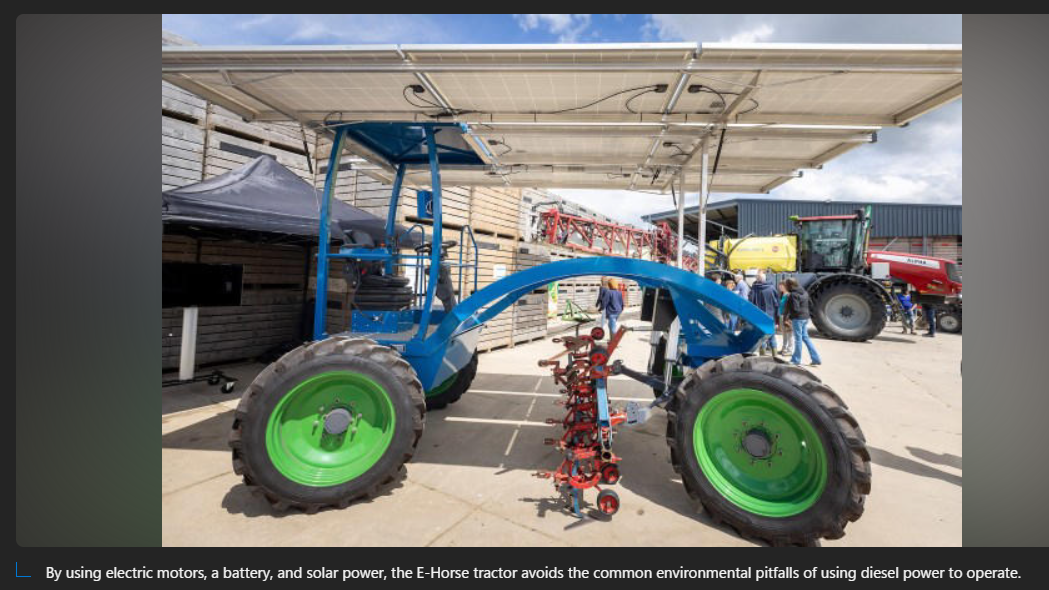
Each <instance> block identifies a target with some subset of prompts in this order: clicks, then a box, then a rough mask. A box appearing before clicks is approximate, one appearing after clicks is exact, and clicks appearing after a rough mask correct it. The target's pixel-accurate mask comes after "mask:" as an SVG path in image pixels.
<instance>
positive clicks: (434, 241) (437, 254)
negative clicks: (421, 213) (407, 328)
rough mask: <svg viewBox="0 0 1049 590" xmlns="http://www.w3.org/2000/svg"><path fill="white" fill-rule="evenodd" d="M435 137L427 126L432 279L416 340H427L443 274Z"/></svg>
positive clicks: (438, 164) (439, 179)
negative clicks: (431, 214)
mask: <svg viewBox="0 0 1049 590" xmlns="http://www.w3.org/2000/svg"><path fill="white" fill-rule="evenodd" d="M434 135H435V131H434V128H433V127H431V126H429V125H427V126H426V151H427V152H428V153H429V155H430V189H431V190H432V192H433V238H431V241H430V275H429V276H430V278H429V281H427V284H426V301H424V302H423V309H422V315H421V316H420V318H419V331H418V332H416V334H415V339H416V340H423V339H425V338H426V329H427V328H428V327H429V326H430V308H431V307H432V306H433V296H434V293H435V292H436V290H437V282H438V281H439V280H440V272H441V240H442V239H443V238H442V237H441V235H442V232H441V224H442V223H443V222H442V220H441V164H440V162H439V161H438V158H437V139H436V138H435V137H434ZM446 311H447V310H446Z"/></svg>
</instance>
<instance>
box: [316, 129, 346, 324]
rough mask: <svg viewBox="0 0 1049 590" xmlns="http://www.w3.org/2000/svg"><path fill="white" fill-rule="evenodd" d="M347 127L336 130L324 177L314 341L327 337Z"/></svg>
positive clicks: (318, 246) (318, 237)
mask: <svg viewBox="0 0 1049 590" xmlns="http://www.w3.org/2000/svg"><path fill="white" fill-rule="evenodd" d="M345 137H346V127H345V126H342V127H339V128H338V129H336V130H335V138H334V139H332V144H331V155H330V156H329V157H328V173H327V175H326V176H325V177H324V196H323V197H322V200H321V211H320V218H321V219H320V228H319V230H318V234H319V235H318V236H317V297H316V298H315V300H316V304H315V305H314V307H313V339H314V340H321V339H323V338H324V336H325V332H326V330H325V328H326V327H327V321H326V319H327V318H326V316H327V313H328V254H329V252H328V250H329V248H330V247H331V246H330V244H329V242H330V241H331V235H330V234H331V231H330V230H331V195H332V193H333V192H334V191H335V179H336V178H337V177H338V176H339V160H340V159H341V157H342V140H343V138H345Z"/></svg>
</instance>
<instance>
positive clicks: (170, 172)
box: [160, 82, 207, 190]
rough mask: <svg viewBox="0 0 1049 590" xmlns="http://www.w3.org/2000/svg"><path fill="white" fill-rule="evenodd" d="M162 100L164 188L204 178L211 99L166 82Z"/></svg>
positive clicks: (162, 188)
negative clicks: (207, 114) (205, 129)
mask: <svg viewBox="0 0 1049 590" xmlns="http://www.w3.org/2000/svg"><path fill="white" fill-rule="evenodd" d="M161 104H162V110H161V127H160V162H161V190H168V189H170V188H175V187H179V186H185V185H187V184H193V183H195V182H200V181H201V179H203V177H204V176H203V175H204V127H203V120H204V115H205V112H206V109H207V103H206V102H204V100H203V99H200V98H198V97H196V96H193V95H192V94H189V93H187V92H184V91H183V90H180V89H179V88H176V87H175V86H172V85H171V84H168V83H166V82H163V83H162V86H161Z"/></svg>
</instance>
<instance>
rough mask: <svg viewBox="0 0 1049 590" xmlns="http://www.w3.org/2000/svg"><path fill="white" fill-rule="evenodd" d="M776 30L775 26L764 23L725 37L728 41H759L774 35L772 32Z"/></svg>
mask: <svg viewBox="0 0 1049 590" xmlns="http://www.w3.org/2000/svg"><path fill="white" fill-rule="evenodd" d="M775 32H776V29H775V27H773V26H771V25H768V24H764V23H762V24H760V25H758V26H756V27H753V28H750V29H746V30H743V31H740V32H738V33H736V34H734V35H732V36H731V37H729V38H728V39H725V41H726V42H728V43H758V42H760V41H765V40H766V39H768V38H770V37H772V34H773V33H775Z"/></svg>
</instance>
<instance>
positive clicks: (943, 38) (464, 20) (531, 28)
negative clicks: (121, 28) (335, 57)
mask: <svg viewBox="0 0 1049 590" xmlns="http://www.w3.org/2000/svg"><path fill="white" fill-rule="evenodd" d="M163 28H164V30H166V31H170V32H173V33H176V34H178V35H180V36H182V37H185V38H186V39H189V40H191V41H193V42H196V43H199V44H202V45H286V44H358V43H609V42H619V43H625V42H662V41H690V42H691V41H698V42H715V41H727V42H740V43H752V42H794V43H961V42H962V17H961V15H862V14H845V15H761V14H750V15H730V14H677V15H673V14H487V15H482V14H475V15H437V14H435V15H427V14H390V15H379V14H365V15H310V14H298V15H267V14H250V15H249V14H240V15H191V14H182V15H172V14H167V15H164V16H163ZM554 192H557V193H559V194H561V195H563V196H565V197H567V198H569V199H572V200H574V201H576V202H579V203H580V204H583V205H586V206H588V207H591V208H595V209H599V210H601V211H603V212H606V214H608V215H610V216H612V217H615V218H618V219H620V220H621V221H626V222H629V223H640V222H641V215H644V214H648V213H654V212H658V211H664V210H667V209H671V208H672V207H673V205H672V203H671V198H670V196H669V195H667V196H665V197H664V196H658V195H648V194H645V195H643V198H638V195H637V193H630V192H627V191H607V190H605V191H587V190H578V189H559V190H555V191H554ZM617 193H621V194H617ZM749 196H752V195H719V194H714V195H711V201H712V202H713V201H719V200H725V199H731V198H736V197H741V198H747V197H749ZM759 196H765V195H759ZM768 196H771V197H774V198H782V199H815V200H826V199H831V200H842V201H872V202H882V201H898V202H920V203H954V204H961V202H962V100H961V99H959V100H956V101H954V102H953V103H951V104H949V105H947V106H945V107H942V108H940V109H938V110H936V111H933V112H931V113H929V114H927V115H924V116H922V117H920V118H918V119H917V120H915V121H913V122H912V123H911V124H910V126H908V127H905V128H902V129H897V128H886V129H883V130H882V131H881V132H879V134H878V142H877V143H875V144H873V145H865V146H861V147H859V148H857V149H855V150H853V151H851V152H849V153H847V154H845V155H843V156H841V157H839V158H836V159H835V160H833V161H832V162H830V163H829V164H827V165H826V166H824V167H823V169H822V170H806V171H805V174H804V176H803V177H802V178H800V179H795V180H792V181H791V182H788V183H787V184H785V185H783V186H781V187H780V188H778V189H776V190H774V191H773V192H772V193H771V195H768ZM610 197H611V198H610ZM697 201H698V197H697V196H696V195H689V196H688V198H686V203H688V204H694V203H696V202H697Z"/></svg>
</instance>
